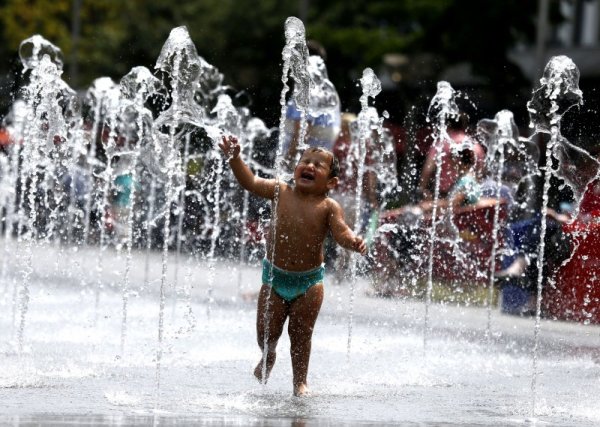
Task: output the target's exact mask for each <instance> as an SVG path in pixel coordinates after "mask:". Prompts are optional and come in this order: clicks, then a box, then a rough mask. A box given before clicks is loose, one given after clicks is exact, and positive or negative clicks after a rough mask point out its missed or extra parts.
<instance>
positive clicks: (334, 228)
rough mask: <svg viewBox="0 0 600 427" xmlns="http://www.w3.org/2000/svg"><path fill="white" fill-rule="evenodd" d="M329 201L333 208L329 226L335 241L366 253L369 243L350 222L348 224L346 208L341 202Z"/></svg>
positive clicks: (362, 253)
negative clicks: (356, 232)
mask: <svg viewBox="0 0 600 427" xmlns="http://www.w3.org/2000/svg"><path fill="white" fill-rule="evenodd" d="M329 202H330V209H331V213H330V214H329V228H330V229H331V234H332V235H333V238H334V239H335V241H336V242H338V244H339V245H340V246H341V247H343V248H345V249H350V250H353V251H356V252H360V254H361V255H365V254H366V253H367V244H366V243H365V241H364V240H363V238H362V237H360V236H357V235H356V234H354V232H353V231H352V230H351V229H350V227H349V226H348V224H346V221H345V219H344V210H343V209H342V207H341V206H340V204H339V203H338V202H336V201H335V200H333V199H329Z"/></svg>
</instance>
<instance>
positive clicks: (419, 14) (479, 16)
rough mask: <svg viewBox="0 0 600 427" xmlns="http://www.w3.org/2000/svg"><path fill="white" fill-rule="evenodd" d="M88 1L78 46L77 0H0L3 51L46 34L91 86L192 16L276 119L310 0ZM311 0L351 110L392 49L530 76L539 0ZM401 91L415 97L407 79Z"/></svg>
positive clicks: (195, 29) (491, 72)
mask: <svg viewBox="0 0 600 427" xmlns="http://www.w3.org/2000/svg"><path fill="white" fill-rule="evenodd" d="M79 1H80V5H81V13H80V21H81V32H80V38H79V43H78V45H77V49H76V51H73V38H72V34H71V27H72V19H73V16H72V15H73V13H72V6H73V4H72V3H73V2H72V1H66V0H3V1H2V0H0V19H1V22H2V27H3V33H2V36H1V37H2V40H1V41H2V43H0V45H1V46H2V49H4V51H3V53H4V57H5V58H6V57H13V58H14V57H16V52H17V50H18V46H19V43H20V42H21V41H22V40H23V39H25V38H27V37H30V36H31V35H33V34H41V35H42V36H44V37H45V38H47V39H48V40H50V41H51V42H52V43H54V44H56V45H57V46H58V47H60V48H61V49H62V50H63V52H64V54H65V61H66V67H65V69H66V73H65V74H67V75H66V76H65V77H66V79H67V81H69V73H68V72H69V70H70V68H69V66H70V65H71V64H72V61H73V60H76V61H77V64H78V69H79V78H78V80H77V81H73V82H70V83H71V84H73V85H76V86H77V87H80V88H85V87H87V86H88V85H89V84H90V83H91V82H92V81H93V80H94V79H95V78H98V77H101V76H109V77H112V78H113V79H115V80H118V79H119V78H120V77H121V76H122V75H124V74H125V73H127V72H128V71H129V69H130V68H131V67H133V66H136V65H143V66H146V67H148V68H150V69H152V68H153V66H154V63H155V61H156V58H157V57H158V55H159V53H160V49H161V47H162V45H163V43H164V41H165V40H166V39H167V37H168V34H169V32H170V31H171V29H173V28H174V27H177V26H180V25H186V26H187V28H188V30H189V32H190V35H191V36H192V39H193V41H194V42H195V44H196V46H197V49H198V52H199V54H200V55H201V56H203V57H204V59H206V60H207V61H208V62H209V63H211V64H213V65H215V66H217V67H218V68H219V69H220V71H221V72H222V73H223V74H224V75H225V78H226V83H227V84H230V85H232V86H234V87H235V88H236V89H238V90H240V89H246V90H247V91H248V92H249V93H250V95H251V98H252V99H253V106H252V107H253V109H254V114H255V115H257V116H259V117H261V118H263V119H265V120H266V121H267V123H269V124H270V125H274V124H276V121H277V119H278V114H279V106H278V103H279V93H280V91H281V50H282V47H283V44H284V37H283V25H284V22H285V19H286V18H287V17H288V16H292V15H296V16H297V15H298V13H299V11H300V9H299V7H300V5H301V4H302V1H300V2H299V1H297V0H295V1H291V0H283V1H282V0H261V1H251V0H178V1H177V2H164V1H163V0H128V1H123V2H118V1H112V0H94V1H91V0H79ZM304 1H305V4H307V5H308V6H309V7H308V11H307V12H308V13H307V16H306V17H303V18H304V19H305V22H306V24H307V37H308V38H310V39H316V40H318V41H319V42H320V43H321V44H322V45H323V46H324V47H325V48H326V50H327V56H328V57H327V66H328V71H329V75H330V79H331V80H332V81H333V82H334V84H335V85H336V87H337V88H338V91H339V92H340V95H341V98H342V102H343V108H345V109H353V108H354V109H356V107H357V102H358V96H359V95H360V93H359V89H358V88H357V86H356V83H357V79H358V78H359V77H360V75H361V73H362V70H363V69H364V68H365V67H371V68H373V69H374V70H375V71H376V72H377V71H378V70H379V69H380V67H381V64H382V57H383V55H384V54H386V53H390V52H394V53H402V54H406V55H408V56H409V57H410V56H411V55H418V54H421V53H423V52H426V53H431V54H433V55H434V56H435V58H437V61H438V62H439V63H440V64H451V63H458V62H461V61H467V62H470V63H472V65H473V67H472V68H473V70H474V72H475V73H477V74H479V75H482V76H484V77H485V78H486V79H487V80H488V81H493V82H495V84H498V85H499V86H500V87H502V88H503V90H501V91H499V92H500V94H501V95H502V94H507V93H511V90H512V89H513V88H514V87H517V86H519V85H522V84H523V83H524V81H523V79H522V78H521V76H520V75H519V72H518V70H516V68H515V67H514V66H512V65H511V64H510V63H509V62H508V60H507V59H506V52H507V51H508V49H509V48H510V47H511V46H513V45H514V44H515V43H516V42H518V41H521V40H531V39H532V37H533V32H534V27H533V24H534V20H533V18H534V16H535V7H536V4H535V3H536V2H523V1H520V0H505V1H502V2H485V3H481V2H479V1H477V0H404V1H397V0H377V1H374V0H355V1H353V2H347V1H340V0H329V1H328V2H327V4H326V6H325V5H324V4H322V3H320V2H315V1H312V2H309V1H308V0H304ZM483 5H485V7H483ZM7 62H10V61H7ZM4 67H5V68H7V67H8V65H7V64H5V65H4ZM5 72H6V71H5ZM427 84H428V85H429V86H434V85H435V84H434V82H428V83H427ZM395 95H396V96H398V97H399V96H404V97H409V98H410V97H411V96H412V95H411V93H410V92H408V91H407V89H406V88H402V87H399V88H398V90H397V91H396V94H395ZM498 101H499V102H501V101H505V100H502V99H499V100H498ZM394 102H396V101H394ZM404 102H412V99H411V100H404Z"/></svg>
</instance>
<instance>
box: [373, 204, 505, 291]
mask: <svg viewBox="0 0 600 427" xmlns="http://www.w3.org/2000/svg"><path fill="white" fill-rule="evenodd" d="M495 209H496V208H495V202H493V201H482V202H481V203H479V204H478V205H475V206H467V207H462V208H456V209H455V211H454V216H453V221H454V224H455V225H456V227H457V229H458V233H459V237H460V242H459V244H458V248H459V249H460V251H461V252H462V253H463V254H464V255H465V256H464V258H460V259H459V258H457V253H456V252H454V250H453V248H452V246H451V245H450V244H448V243H444V242H443V241H441V240H443V239H442V238H441V236H440V235H439V234H438V236H437V239H438V241H437V242H436V246H435V248H434V251H433V276H434V279H436V280H443V281H446V282H464V283H469V284H476V283H477V284H481V285H487V283H488V282H489V269H490V257H491V254H492V249H493V239H492V235H493V228H494V212H495ZM402 210H403V209H402V208H400V209H395V210H392V211H387V212H384V213H383V214H382V215H381V217H380V225H382V224H394V223H396V222H397V218H398V215H401V214H402V213H401V212H402ZM507 215H508V211H507V208H506V204H505V203H501V204H500V209H499V217H498V224H499V230H502V228H503V227H504V226H505V224H506V220H507ZM430 226H431V220H430V219H429V220H428V219H427V218H424V221H423V224H422V227H421V228H420V229H419V230H418V231H416V232H417V233H418V234H419V236H420V238H422V239H428V238H429V227H430ZM442 232H443V231H442V230H441V227H438V233H442ZM502 237H503V236H502V233H501V232H500V231H499V232H498V235H497V241H498V247H501V246H502V244H503V238H502ZM428 248H429V245H428V244H427V243H426V244H425V245H423V248H422V249H423V253H421V254H420V255H421V256H420V257H419V259H420V260H421V262H419V267H418V268H419V269H420V271H414V270H413V271H414V273H415V274H417V275H424V274H426V271H425V270H426V268H427V265H428V262H422V261H423V259H424V258H423V257H428V256H429V254H428V250H429V249H428ZM375 252H376V253H377V254H378V262H379V263H380V264H381V265H386V266H388V268H389V267H390V266H393V265H394V260H392V259H390V257H391V251H389V250H387V249H386V248H385V246H381V247H379V248H378V249H377V250H376V251H375ZM496 256H497V259H496V270H500V269H501V262H500V251H498V252H497V255H496ZM398 262H406V260H395V263H398ZM416 268H417V266H415V269H416Z"/></svg>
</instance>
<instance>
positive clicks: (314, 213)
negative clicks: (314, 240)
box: [277, 198, 327, 238]
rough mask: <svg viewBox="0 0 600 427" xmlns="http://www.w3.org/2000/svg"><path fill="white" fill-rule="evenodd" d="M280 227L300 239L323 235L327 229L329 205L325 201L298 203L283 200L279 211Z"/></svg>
mask: <svg viewBox="0 0 600 427" xmlns="http://www.w3.org/2000/svg"><path fill="white" fill-rule="evenodd" d="M277 219H278V222H279V227H281V228H280V229H281V230H282V231H283V230H284V229H285V230H287V231H288V232H290V233H292V234H295V235H297V236H298V237H299V238H302V237H309V235H314V234H318V235H320V234H323V233H325V231H326V229H327V204H326V203H325V201H314V202H313V201H310V202H306V201H298V200H295V199H293V198H289V199H287V200H286V199H282V200H281V201H280V203H279V206H278V209H277Z"/></svg>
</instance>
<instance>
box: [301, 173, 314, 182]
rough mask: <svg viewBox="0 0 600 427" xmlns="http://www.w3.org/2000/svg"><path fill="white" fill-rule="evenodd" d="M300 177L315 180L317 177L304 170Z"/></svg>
mask: <svg viewBox="0 0 600 427" xmlns="http://www.w3.org/2000/svg"><path fill="white" fill-rule="evenodd" d="M300 178H302V179H308V180H310V181H314V179H315V177H314V175H313V174H312V173H310V172H302V173H301V174H300Z"/></svg>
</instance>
